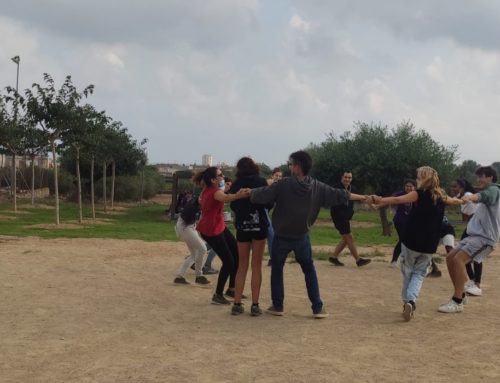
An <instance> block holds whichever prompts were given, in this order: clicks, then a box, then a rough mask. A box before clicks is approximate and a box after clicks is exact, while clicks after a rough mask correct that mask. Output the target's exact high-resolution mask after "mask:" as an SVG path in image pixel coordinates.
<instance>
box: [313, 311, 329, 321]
mask: <svg viewBox="0 0 500 383" xmlns="http://www.w3.org/2000/svg"><path fill="white" fill-rule="evenodd" d="M329 316H330V314H328V313H327V312H326V310H325V309H324V308H321V310H320V311H318V312H317V313H313V318H314V319H323V318H328V317H329Z"/></svg>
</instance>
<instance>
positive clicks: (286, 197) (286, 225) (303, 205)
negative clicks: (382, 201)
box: [250, 150, 369, 319]
mask: <svg viewBox="0 0 500 383" xmlns="http://www.w3.org/2000/svg"><path fill="white" fill-rule="evenodd" d="M288 166H289V168H290V171H291V174H292V175H291V177H285V178H283V179H281V180H279V181H278V182H275V183H273V184H272V185H270V186H267V187H261V188H256V189H252V191H251V194H250V200H251V202H252V203H255V204H269V203H275V206H274V210H273V214H272V226H273V229H274V239H273V244H272V254H273V256H272V258H271V262H272V264H271V298H272V306H271V307H269V308H268V309H267V310H266V312H267V313H269V314H272V315H278V316H281V315H283V313H284V311H283V301H284V297H285V291H284V284H283V267H284V265H285V261H286V258H287V256H288V253H290V252H291V251H293V252H294V253H295V259H296V260H297V262H298V263H299V265H300V267H301V268H302V272H303V273H304V277H305V282H306V288H307V294H308V296H309V300H310V301H311V304H312V306H311V308H312V311H313V317H314V318H318V319H319V318H326V317H328V313H327V312H326V310H325V309H324V308H323V302H322V301H321V298H320V293H319V284H318V277H317V275H316V269H315V267H314V262H313V258H312V249H311V242H310V239H309V230H310V229H311V226H312V225H313V224H314V221H315V220H316V218H317V217H318V214H319V210H320V208H321V207H325V208H329V207H331V206H333V205H338V204H347V203H348V201H349V200H355V201H367V200H368V199H369V197H368V196H363V195H358V194H353V193H349V192H348V191H346V190H344V189H336V188H332V187H330V186H328V185H326V184H324V183H322V182H320V181H318V180H316V179H314V178H312V177H310V176H309V171H310V170H311V167H312V158H311V156H310V155H309V154H308V153H307V152H305V151H302V150H301V151H297V152H294V153H292V154H290V158H289V162H288Z"/></svg>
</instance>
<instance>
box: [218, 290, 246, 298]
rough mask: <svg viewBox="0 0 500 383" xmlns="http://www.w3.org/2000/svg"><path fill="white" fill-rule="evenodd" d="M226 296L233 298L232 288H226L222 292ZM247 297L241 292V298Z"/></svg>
mask: <svg viewBox="0 0 500 383" xmlns="http://www.w3.org/2000/svg"><path fill="white" fill-rule="evenodd" d="M224 294H225V295H226V297H229V298H233V299H234V290H229V289H228V290H226V292H225V293H224ZM247 298H248V297H247V296H246V295H245V294H241V299H247Z"/></svg>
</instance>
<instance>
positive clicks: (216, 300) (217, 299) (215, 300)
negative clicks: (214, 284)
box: [212, 294, 231, 305]
mask: <svg viewBox="0 0 500 383" xmlns="http://www.w3.org/2000/svg"><path fill="white" fill-rule="evenodd" d="M212 304H214V305H230V304H231V302H229V301H228V300H227V299H226V298H224V296H223V295H222V294H220V295H219V294H214V295H213V297H212Z"/></svg>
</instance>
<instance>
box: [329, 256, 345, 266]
mask: <svg viewBox="0 0 500 383" xmlns="http://www.w3.org/2000/svg"><path fill="white" fill-rule="evenodd" d="M328 261H329V262H330V263H331V264H332V265H333V266H344V264H343V263H342V262H340V261H339V259H338V258H337V257H330V258H328Z"/></svg>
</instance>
